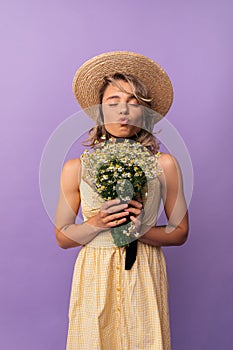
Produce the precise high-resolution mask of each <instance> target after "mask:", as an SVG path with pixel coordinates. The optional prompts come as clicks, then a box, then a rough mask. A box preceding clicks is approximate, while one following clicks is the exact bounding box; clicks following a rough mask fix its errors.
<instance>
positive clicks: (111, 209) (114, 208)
mask: <svg viewBox="0 0 233 350" xmlns="http://www.w3.org/2000/svg"><path fill="white" fill-rule="evenodd" d="M127 208H128V204H127V203H122V204H119V205H114V206H111V207H109V208H107V209H106V210H105V211H106V212H107V213H108V214H112V213H117V212H118V211H122V210H127Z"/></svg>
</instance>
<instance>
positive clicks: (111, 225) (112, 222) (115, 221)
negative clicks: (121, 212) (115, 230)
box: [108, 218, 126, 227]
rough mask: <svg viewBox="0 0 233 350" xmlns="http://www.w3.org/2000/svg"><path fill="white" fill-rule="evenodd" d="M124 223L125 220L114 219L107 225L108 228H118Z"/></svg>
mask: <svg viewBox="0 0 233 350" xmlns="http://www.w3.org/2000/svg"><path fill="white" fill-rule="evenodd" d="M125 221H126V218H122V219H116V220H114V221H110V222H109V223H108V226H109V227H116V226H119V225H122V224H124V222H125Z"/></svg>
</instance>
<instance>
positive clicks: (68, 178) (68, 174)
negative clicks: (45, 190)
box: [61, 158, 81, 187]
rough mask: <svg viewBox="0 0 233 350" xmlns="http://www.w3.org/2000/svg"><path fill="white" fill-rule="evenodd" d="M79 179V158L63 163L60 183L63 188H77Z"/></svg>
mask: <svg viewBox="0 0 233 350" xmlns="http://www.w3.org/2000/svg"><path fill="white" fill-rule="evenodd" d="M80 179H81V160H80V158H74V159H69V160H67V161H66V162H65V164H64V166H63V169H62V174H61V181H62V183H63V185H64V186H68V187H70V186H71V187H76V186H77V187H79V183H80Z"/></svg>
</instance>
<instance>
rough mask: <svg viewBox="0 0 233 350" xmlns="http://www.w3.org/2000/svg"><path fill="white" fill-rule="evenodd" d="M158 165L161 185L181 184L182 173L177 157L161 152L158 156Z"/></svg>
mask: <svg viewBox="0 0 233 350" xmlns="http://www.w3.org/2000/svg"><path fill="white" fill-rule="evenodd" d="M158 165H159V167H160V168H161V170H162V173H161V176H159V180H160V183H161V185H163V186H168V185H169V184H173V185H175V186H176V185H178V184H182V173H181V169H180V166H179V163H178V161H177V159H176V158H175V157H174V156H173V155H172V154H169V153H162V152H161V154H160V155H159V157H158Z"/></svg>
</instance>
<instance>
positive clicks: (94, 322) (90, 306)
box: [66, 178, 170, 350]
mask: <svg viewBox="0 0 233 350" xmlns="http://www.w3.org/2000/svg"><path fill="white" fill-rule="evenodd" d="M150 186H151V187H150V191H149V194H150V196H149V197H148V199H147V201H148V207H149V208H151V211H149V212H148V215H147V212H146V213H145V217H144V219H145V222H146V223H147V224H148V225H150V224H152V222H153V223H155V222H156V218H157V211H158V207H159V203H160V198H161V194H160V185H159V180H158V178H156V179H154V180H153V181H151V183H150ZM80 194H81V200H82V211H83V216H84V218H85V219H87V218H89V217H91V216H92V215H94V214H95V213H96V211H97V210H98V209H99V206H100V205H101V203H102V201H100V200H99V197H98V195H97V194H96V193H95V192H94V191H93V190H92V188H91V187H90V186H89V185H88V184H87V183H85V182H84V181H83V180H81V184H80ZM144 219H143V220H144ZM124 264H125V248H122V247H121V248H119V247H116V246H115V245H114V243H113V239H112V236H111V233H110V231H104V232H102V233H101V234H99V235H97V236H96V237H95V238H94V239H93V240H92V241H90V242H89V243H88V244H86V245H85V246H83V247H82V249H81V250H80V253H79V255H78V257H77V260H76V264H75V268H74V275H73V282H72V291H71V298H70V308H69V329H68V338H67V348H66V350H170V327H169V309H168V281H167V271H166V262H165V258H164V255H163V252H162V249H161V248H158V247H153V246H150V245H147V244H143V243H141V242H140V241H139V242H138V253H137V259H136V261H135V263H134V265H133V267H132V269H131V270H125V269H124Z"/></svg>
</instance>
